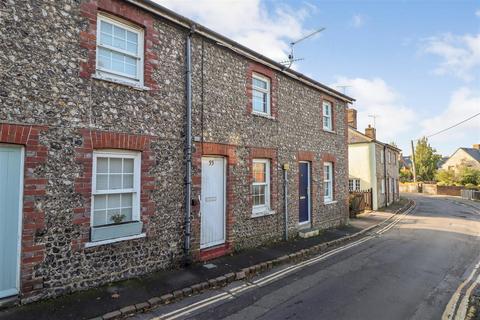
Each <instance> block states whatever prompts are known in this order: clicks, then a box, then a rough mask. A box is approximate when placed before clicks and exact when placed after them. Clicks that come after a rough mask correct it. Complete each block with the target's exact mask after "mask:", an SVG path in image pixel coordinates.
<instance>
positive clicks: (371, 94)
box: [332, 77, 415, 146]
mask: <svg viewBox="0 0 480 320" xmlns="http://www.w3.org/2000/svg"><path fill="white" fill-rule="evenodd" d="M338 86H349V87H348V88H347V89H346V93H347V94H348V95H350V96H352V97H355V99H356V100H357V101H356V103H355V107H354V108H355V109H357V119H358V123H357V126H358V129H359V131H362V132H363V130H364V129H365V128H366V127H367V126H368V125H369V124H372V125H373V119H372V118H370V117H369V115H374V114H375V115H377V116H378V117H377V118H376V128H377V138H378V139H379V140H381V141H383V142H391V141H395V142H396V143H397V144H399V145H400V146H402V145H405V142H404V141H403V140H405V141H408V139H410V130H411V129H412V127H413V126H414V124H415V121H414V120H415V112H414V111H413V110H412V109H411V108H409V107H407V106H405V105H403V103H402V101H401V97H400V96H399V95H398V94H397V93H396V92H395V90H393V88H391V87H390V86H389V85H388V84H387V83H386V82H385V81H384V80H383V79H381V78H374V79H364V78H346V77H339V78H337V82H336V83H334V84H333V85H332V88H336V87H338Z"/></svg>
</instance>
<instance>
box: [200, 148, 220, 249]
mask: <svg viewBox="0 0 480 320" xmlns="http://www.w3.org/2000/svg"><path fill="white" fill-rule="evenodd" d="M225 183H226V181H225V159H224V158H219V157H203V158H202V190H201V205H200V215H201V221H202V223H201V232H200V233H201V240H200V248H202V249H203V248H207V247H212V246H215V245H219V244H222V243H225Z"/></svg>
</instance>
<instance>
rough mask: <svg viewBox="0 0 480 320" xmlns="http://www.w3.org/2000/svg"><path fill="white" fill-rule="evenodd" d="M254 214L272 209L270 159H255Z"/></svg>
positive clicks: (264, 212) (265, 212)
mask: <svg viewBox="0 0 480 320" xmlns="http://www.w3.org/2000/svg"><path fill="white" fill-rule="evenodd" d="M252 170H253V186H252V188H253V215H254V216H259V215H264V214H267V213H268V212H269V211H270V161H269V160H266V159H254V160H253V168H252Z"/></svg>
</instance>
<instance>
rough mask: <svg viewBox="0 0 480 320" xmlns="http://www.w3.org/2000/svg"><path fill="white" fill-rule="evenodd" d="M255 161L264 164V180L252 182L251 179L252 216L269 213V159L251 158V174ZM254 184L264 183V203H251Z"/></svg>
mask: <svg viewBox="0 0 480 320" xmlns="http://www.w3.org/2000/svg"><path fill="white" fill-rule="evenodd" d="M255 163H263V164H265V182H254V181H253V179H252V216H253V217H259V216H264V215H267V214H270V213H271V210H270V188H271V181H270V160H269V159H253V160H252V175H253V165H254V164H255ZM256 185H265V204H262V205H253V186H256Z"/></svg>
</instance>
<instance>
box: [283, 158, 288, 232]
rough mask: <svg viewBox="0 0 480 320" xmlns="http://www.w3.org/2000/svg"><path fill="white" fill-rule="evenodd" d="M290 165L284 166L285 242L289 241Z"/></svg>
mask: <svg viewBox="0 0 480 320" xmlns="http://www.w3.org/2000/svg"><path fill="white" fill-rule="evenodd" d="M288 169H289V165H288V163H285V164H284V165H283V181H284V192H283V193H284V198H285V199H284V201H285V203H284V206H285V241H288Z"/></svg>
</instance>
